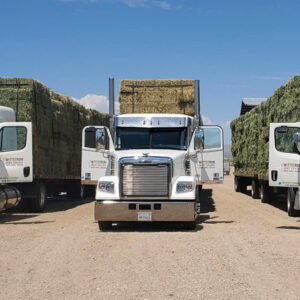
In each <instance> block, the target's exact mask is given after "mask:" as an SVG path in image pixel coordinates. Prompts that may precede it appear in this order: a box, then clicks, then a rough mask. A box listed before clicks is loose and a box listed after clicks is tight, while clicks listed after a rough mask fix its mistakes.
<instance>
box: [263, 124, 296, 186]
mask: <svg viewBox="0 0 300 300" xmlns="http://www.w3.org/2000/svg"><path fill="white" fill-rule="evenodd" d="M296 132H299V133H300V123H271V124H270V134H269V185H270V186H279V187H280V186H282V187H298V186H299V185H300V153H299V151H298V150H297V147H296V144H295V142H294V134H295V133H296Z"/></svg>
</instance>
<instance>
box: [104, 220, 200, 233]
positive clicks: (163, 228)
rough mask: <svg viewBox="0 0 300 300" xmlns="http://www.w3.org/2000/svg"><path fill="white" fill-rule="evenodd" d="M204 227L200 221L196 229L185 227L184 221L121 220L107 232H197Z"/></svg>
mask: <svg viewBox="0 0 300 300" xmlns="http://www.w3.org/2000/svg"><path fill="white" fill-rule="evenodd" d="M202 229H203V226H202V225H200V223H198V222H197V224H196V228H195V229H194V230H190V229H185V228H184V223H183V222H143V223H141V222H120V223H116V224H114V225H113V226H112V229H110V230H105V232H116V233H117V232H180V231H182V232H197V231H201V230H202Z"/></svg>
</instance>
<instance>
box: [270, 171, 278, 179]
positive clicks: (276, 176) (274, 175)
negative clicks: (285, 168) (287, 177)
mask: <svg viewBox="0 0 300 300" xmlns="http://www.w3.org/2000/svg"><path fill="white" fill-rule="evenodd" d="M271 177H272V180H273V181H277V178H278V171H274V170H272V171H271Z"/></svg>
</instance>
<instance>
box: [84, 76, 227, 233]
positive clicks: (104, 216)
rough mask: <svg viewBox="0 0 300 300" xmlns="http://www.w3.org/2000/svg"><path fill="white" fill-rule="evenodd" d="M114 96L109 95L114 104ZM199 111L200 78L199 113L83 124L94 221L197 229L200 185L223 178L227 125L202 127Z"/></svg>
mask: <svg viewBox="0 0 300 300" xmlns="http://www.w3.org/2000/svg"><path fill="white" fill-rule="evenodd" d="M110 91H111V89H110ZM111 94H112V93H110V95H111ZM112 101H113V96H110V104H111V105H110V107H113V103H112ZM199 110H200V105H199V82H196V84H195V112H196V113H195V117H190V116H187V115H183V114H123V115H119V116H114V118H113V119H112V122H111V124H112V125H113V126H112V128H111V130H109V129H108V128H106V127H103V126H88V127H85V128H84V130H83V134H82V145H83V148H82V183H84V184H89V183H94V184H96V185H97V190H96V202H95V220H96V221H98V224H99V228H100V229H101V230H105V229H108V228H110V227H111V225H112V223H115V222H117V223H119V222H137V221H140V222H143V221H149V222H152V221H154V222H155V221H176V222H184V224H185V226H186V228H189V229H193V228H195V224H196V223H195V222H196V218H197V213H199V210H200V207H199V202H197V198H198V194H199V190H200V188H199V187H201V186H202V184H204V183H222V182H223V130H222V128H221V127H219V126H200V125H199V119H200V112H199ZM110 113H111V114H113V111H110Z"/></svg>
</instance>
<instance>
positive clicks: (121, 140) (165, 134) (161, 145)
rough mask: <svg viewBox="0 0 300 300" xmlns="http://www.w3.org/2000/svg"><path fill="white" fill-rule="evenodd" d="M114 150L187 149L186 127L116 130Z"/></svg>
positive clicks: (120, 128) (119, 128) (126, 128)
mask: <svg viewBox="0 0 300 300" xmlns="http://www.w3.org/2000/svg"><path fill="white" fill-rule="evenodd" d="M115 148H116V150H128V149H175V150H186V149H187V128H184V127H182V128H129V127H118V128H117V130H116V144H115Z"/></svg>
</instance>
